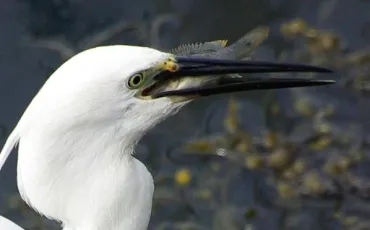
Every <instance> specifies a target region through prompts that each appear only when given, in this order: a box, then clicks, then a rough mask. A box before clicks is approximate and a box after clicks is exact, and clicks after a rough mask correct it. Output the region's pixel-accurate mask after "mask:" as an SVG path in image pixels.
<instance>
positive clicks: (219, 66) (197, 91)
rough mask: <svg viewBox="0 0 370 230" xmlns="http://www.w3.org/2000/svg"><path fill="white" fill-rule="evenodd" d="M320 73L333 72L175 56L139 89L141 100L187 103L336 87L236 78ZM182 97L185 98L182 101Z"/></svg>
mask: <svg viewBox="0 0 370 230" xmlns="http://www.w3.org/2000/svg"><path fill="white" fill-rule="evenodd" d="M276 72H317V73H332V72H333V71H332V70H330V69H327V68H323V67H318V66H312V65H303V64H291V63H274V62H263V61H252V60H225V59H215V58H204V57H176V56H175V57H173V58H170V59H168V60H166V61H164V62H163V63H162V71H161V72H159V73H158V74H156V75H153V78H152V79H151V80H150V81H147V83H146V84H144V85H143V87H141V89H140V90H138V92H137V94H136V96H137V97H139V98H146V99H148V98H149V99H155V98H160V97H171V98H172V99H175V100H174V101H183V100H187V99H191V98H194V97H198V96H209V95H214V94H221V93H231V92H239V91H250V90H262V89H281V88H294V87H308V86H320V85H328V84H333V83H334V82H335V81H333V80H320V79H299V78H259V77H248V78H247V79H244V78H232V77H227V76H225V75H227V74H234V73H248V74H253V73H276ZM178 98H181V99H180V100H178Z"/></svg>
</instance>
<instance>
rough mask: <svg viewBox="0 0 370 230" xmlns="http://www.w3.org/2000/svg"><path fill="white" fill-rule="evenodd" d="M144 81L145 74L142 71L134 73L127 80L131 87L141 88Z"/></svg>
mask: <svg viewBox="0 0 370 230" xmlns="http://www.w3.org/2000/svg"><path fill="white" fill-rule="evenodd" d="M143 83H144V75H143V74H142V73H137V74H135V75H132V76H131V77H130V78H129V79H128V82H127V86H128V87H129V88H130V89H136V88H139V87H140V86H141V85H142V84H143Z"/></svg>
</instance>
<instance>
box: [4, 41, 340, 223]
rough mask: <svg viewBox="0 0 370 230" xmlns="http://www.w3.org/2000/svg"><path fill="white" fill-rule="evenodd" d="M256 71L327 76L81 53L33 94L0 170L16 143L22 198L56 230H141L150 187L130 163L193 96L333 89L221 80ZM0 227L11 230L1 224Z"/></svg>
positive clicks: (108, 50) (303, 68) (298, 82)
mask: <svg viewBox="0 0 370 230" xmlns="http://www.w3.org/2000/svg"><path fill="white" fill-rule="evenodd" d="M258 72H330V70H328V69H325V68H321V67H314V66H307V65H298V64H277V63H267V62H258V61H232V60H224V59H216V58H213V59H212V58H205V57H197V56H187V57H185V56H176V55H174V54H170V53H165V52H161V51H158V50H155V49H151V48H146V47H135V46H124V45H116V46H105V47H97V48H93V49H89V50H87V51H84V52H81V53H80V54H77V55H76V56H74V57H72V58H71V59H70V60H68V61H67V62H66V63H64V64H63V65H62V66H61V67H60V68H59V69H58V70H56V71H55V73H53V74H52V76H51V77H50V78H49V79H48V80H47V82H46V83H45V84H44V86H43V87H42V88H41V89H40V91H39V92H38V93H37V95H36V96H35V97H34V99H33V100H32V102H31V103H30V105H29V106H28V108H27V109H26V111H25V112H24V114H23V116H22V118H21V119H20V121H19V122H18V124H17V125H16V127H15V128H14V130H13V132H12V133H11V134H10V136H9V137H8V140H7V141H6V144H5V146H4V148H3V150H2V151H1V155H0V168H1V167H2V166H3V164H4V162H5V160H6V159H7V157H8V155H9V154H10V152H11V150H12V149H13V148H14V147H15V146H16V144H17V143H19V149H18V166H17V182H18V189H19V192H20V194H21V197H22V199H23V200H24V201H25V202H26V203H27V204H28V205H29V206H30V207H32V208H33V209H34V210H36V211H37V212H38V213H40V214H42V215H44V216H46V217H48V218H50V219H54V220H58V221H60V222H61V223H62V225H63V227H64V229H65V230H127V229H132V230H144V229H146V228H147V227H148V223H149V218H150V214H151V205H152V196H153V190H154V184H153V178H152V176H151V174H150V173H149V171H148V170H147V168H146V167H145V166H144V164H142V163H141V162H140V161H138V160H137V159H135V158H134V157H133V154H134V148H135V145H136V144H137V142H138V141H139V140H140V138H141V137H142V136H143V135H144V133H146V132H147V131H148V130H150V129H151V128H152V127H153V126H155V125H156V124H157V123H159V122H160V121H162V120H164V119H165V118H167V117H168V116H170V115H172V114H175V113H176V112H177V111H178V110H179V109H180V108H181V107H183V106H184V105H186V104H187V103H188V102H190V101H191V100H192V99H195V98H198V97H200V96H207V95H213V94H218V93H227V92H236V91H245V90H254V89H272V88H287V87H303V86H313V85H324V84H330V83H333V81H329V80H313V79H311V80H308V79H271V78H270V79H258V78H256V77H254V78H250V79H252V80H250V79H249V78H247V79H243V78H232V77H227V76H221V75H222V74H223V75H225V74H236V73H258ZM0 229H1V230H19V228H18V227H15V225H14V226H13V225H11V224H10V223H9V222H6V221H5V220H3V218H2V219H1V222H0Z"/></svg>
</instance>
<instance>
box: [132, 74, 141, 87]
mask: <svg viewBox="0 0 370 230" xmlns="http://www.w3.org/2000/svg"><path fill="white" fill-rule="evenodd" d="M140 81H141V76H139V75H136V76H135V77H134V79H132V83H133V84H134V85H137V84H139V83H140Z"/></svg>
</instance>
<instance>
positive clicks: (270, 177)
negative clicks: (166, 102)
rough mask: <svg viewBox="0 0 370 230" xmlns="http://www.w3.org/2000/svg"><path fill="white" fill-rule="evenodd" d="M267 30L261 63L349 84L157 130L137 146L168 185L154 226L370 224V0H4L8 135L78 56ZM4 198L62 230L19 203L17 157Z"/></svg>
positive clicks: (160, 182)
mask: <svg viewBox="0 0 370 230" xmlns="http://www.w3.org/2000/svg"><path fill="white" fill-rule="evenodd" d="M257 26H269V27H270V29H271V30H270V36H269V38H268V39H267V40H266V41H265V42H264V43H263V44H262V45H261V46H260V47H259V48H258V49H257V50H256V52H255V53H254V58H255V59H263V60H280V61H294V62H306V63H311V64H320V65H324V66H328V67H331V68H333V69H335V70H336V71H337V73H336V74H334V75H333V76H332V77H333V79H335V80H337V81H338V83H337V84H336V85H334V86H329V87H319V88H310V89H287V90H275V91H259V92H250V93H238V94H233V95H222V96H215V97H212V98H204V99H201V100H199V101H196V102H193V103H191V104H190V105H189V106H187V107H186V108H185V109H183V110H182V111H181V113H179V114H177V115H176V116H174V117H171V118H170V119H168V120H166V121H164V122H163V123H162V124H160V125H159V126H157V127H156V128H155V129H154V130H152V131H150V132H149V133H148V134H147V135H146V136H145V137H144V139H143V140H142V141H140V143H139V146H138V147H137V158H139V159H140V160H142V161H143V162H144V163H145V164H146V165H147V167H148V168H149V169H150V171H151V172H152V174H153V175H154V178H155V181H156V192H155V197H154V204H153V211H152V219H151V222H150V226H149V229H215V230H221V229H222V230H225V229H227V230H233V229H260V230H265V229H266V230H274V229H279V230H280V229H300V230H305V229H315V230H320V229H370V222H369V221H368V219H369V217H370V206H369V198H370V197H369V196H370V184H369V178H370V177H369V176H370V170H369V169H368V166H369V164H368V157H369V146H370V136H369V131H368V130H369V128H370V123H369V118H368V117H369V114H370V109H369V106H368V105H370V104H369V94H368V90H369V89H370V81H369V80H370V79H369V77H370V52H369V49H368V48H369V45H370V1H368V0H352V1H346V0H309V1H308V0H301V1H296V0H230V1H224V0H136V1H128V0H111V1H101V0H89V1H87V0H39V1H31V0H0V105H1V108H2V109H1V113H0V143H1V144H3V143H4V142H5V139H6V137H7V135H8V134H9V130H11V129H12V128H13V127H14V126H15V124H16V122H17V121H18V119H19V118H20V116H21V114H22V113H23V111H24V109H25V107H26V106H27V105H28V103H29V102H30V100H31V99H32V97H33V96H34V95H35V94H36V92H37V91H38V89H39V88H40V87H41V85H42V84H43V83H44V82H45V80H46V79H47V78H48V76H50V74H51V73H52V72H53V71H54V70H55V69H56V68H57V67H58V66H59V65H60V64H61V63H63V62H64V61H65V60H66V59H68V58H69V57H70V56H71V55H73V54H75V53H76V52H78V51H81V50H84V49H86V48H90V47H93V46H97V45H107V44H130V45H144V46H150V47H154V48H158V49H161V50H169V49H171V48H175V47H176V46H178V45H180V44H184V43H192V42H203V41H210V40H218V39H228V40H229V41H230V42H232V41H235V40H236V39H237V38H239V37H240V36H242V35H243V34H244V33H245V32H247V31H249V30H252V29H253V28H255V27H257ZM0 198H1V201H0V214H1V215H4V216H6V217H8V218H10V219H12V220H14V221H15V222H17V223H19V224H20V225H21V226H22V227H25V228H26V229H30V230H31V229H32V230H34V229H35V230H36V229H60V227H59V226H58V225H57V224H55V223H53V222H50V221H46V220H45V219H44V218H41V217H39V216H38V215H37V214H35V213H34V212H33V211H31V210H30V209H29V208H28V207H27V206H25V205H24V203H23V202H22V201H21V200H20V198H19V195H18V191H17V188H16V154H13V155H12V156H11V158H10V160H9V161H8V162H7V163H6V165H5V168H4V171H2V172H1V173H0Z"/></svg>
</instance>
